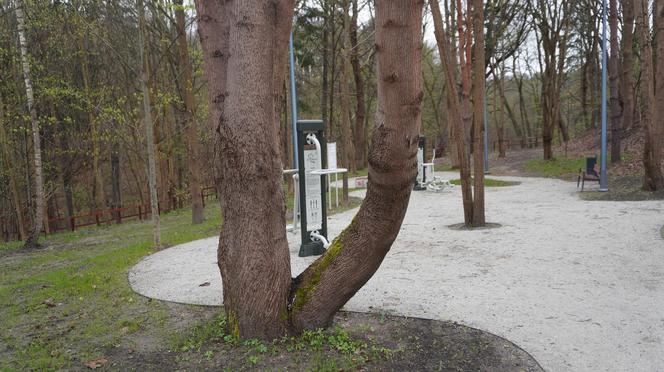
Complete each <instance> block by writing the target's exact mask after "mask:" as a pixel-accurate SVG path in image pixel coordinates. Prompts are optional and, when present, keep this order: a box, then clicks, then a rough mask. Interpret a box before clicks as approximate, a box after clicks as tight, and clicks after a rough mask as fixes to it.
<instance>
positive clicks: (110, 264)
mask: <svg viewBox="0 0 664 372" xmlns="http://www.w3.org/2000/svg"><path fill="white" fill-rule="evenodd" d="M205 214H206V216H205V217H206V220H205V222H204V223H203V224H200V225H191V222H190V221H191V213H190V211H189V210H180V211H175V212H171V213H168V214H164V215H162V220H161V221H162V225H161V229H162V241H163V242H164V245H165V246H170V245H175V244H181V243H185V242H188V241H192V240H196V239H201V238H204V237H209V236H214V235H216V234H218V232H219V227H220V223H221V219H220V211H219V207H218V205H217V203H211V204H210V205H209V206H208V207H207V208H206V210H205ZM44 243H45V246H46V248H44V249H40V250H35V251H30V252H23V251H21V250H19V249H17V248H19V247H20V246H21V245H20V244H16V243H11V244H4V245H0V255H2V256H3V257H2V260H0V324H2V325H3V326H2V327H0V340H2V342H0V344H4V347H3V346H0V370H16V369H19V370H45V369H46V370H56V369H69V368H72V367H73V366H81V365H82V363H83V362H84V361H86V360H91V359H95V358H98V357H100V356H101V355H103V352H104V350H106V349H108V348H109V347H126V348H130V347H133V346H132V344H133V342H134V338H133V337H132V335H134V334H136V333H139V332H141V331H142V330H143V329H146V328H149V329H152V330H162V331H164V332H166V327H165V326H164V325H165V324H166V319H167V317H168V312H167V307H166V305H164V304H162V303H159V302H156V301H150V300H148V299H146V298H143V297H141V296H139V295H137V294H135V293H134V292H133V291H132V290H131V288H130V287H129V284H128V283H127V279H126V275H127V270H128V268H129V267H131V266H132V265H134V264H136V263H137V262H138V261H139V260H140V259H141V258H142V257H144V256H146V255H148V254H150V253H152V224H150V223H149V222H138V221H137V222H125V223H124V224H121V225H109V226H102V227H91V228H86V229H80V230H78V231H75V232H67V233H62V234H55V235H50V236H48V238H47V240H46V241H45V242H44Z"/></svg>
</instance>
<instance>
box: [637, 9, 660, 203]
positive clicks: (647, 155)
mask: <svg viewBox="0 0 664 372" xmlns="http://www.w3.org/2000/svg"><path fill="white" fill-rule="evenodd" d="M656 26H659V25H656ZM636 29H637V34H638V38H639V45H640V46H641V75H642V77H641V96H642V100H643V109H642V121H643V123H644V127H645V129H646V130H645V131H644V137H645V138H644V140H645V145H644V149H643V152H644V153H643V166H644V171H645V174H644V178H643V189H644V190H647V191H657V190H663V189H664V174H662V163H661V162H662V160H661V159H662V157H661V151H662V150H661V146H660V144H661V133H662V131H661V129H660V127H661V126H662V123H661V122H658V117H657V115H658V114H659V111H660V108H656V107H655V105H656V100H655V98H656V97H655V73H654V68H653V55H652V47H651V45H652V44H651V38H650V27H649V26H648V1H647V0H637V5H636ZM660 35H664V34H663V33H660ZM663 41H664V40H663ZM660 70H661V69H660ZM662 98H664V96H661V97H660V99H662ZM660 121H661V120H660Z"/></svg>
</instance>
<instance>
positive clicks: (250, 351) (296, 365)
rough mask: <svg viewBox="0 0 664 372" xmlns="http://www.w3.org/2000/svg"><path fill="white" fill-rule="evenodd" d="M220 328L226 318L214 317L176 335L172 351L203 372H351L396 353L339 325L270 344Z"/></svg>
mask: <svg viewBox="0 0 664 372" xmlns="http://www.w3.org/2000/svg"><path fill="white" fill-rule="evenodd" d="M225 326H226V318H225V316H224V315H223V313H221V314H218V315H217V316H215V317H214V319H212V320H210V321H208V322H201V323H199V324H197V325H195V326H193V327H192V328H190V329H189V330H186V331H185V332H183V333H182V334H180V335H179V336H177V337H176V338H175V339H174V340H173V344H172V347H173V350H176V351H177V352H178V353H179V356H178V357H179V359H180V360H199V361H202V365H201V367H202V368H204V369H219V368H220V367H222V366H223V367H225V368H226V369H229V370H240V369H245V368H250V369H270V368H271V367H274V366H275V365H279V366H280V367H283V368H285V369H295V370H315V371H321V370H325V371H327V370H329V371H338V370H356V369H358V368H360V367H361V366H362V365H364V364H366V363H368V362H370V361H373V362H375V361H380V360H387V359H390V358H391V357H392V356H393V355H394V354H395V353H396V352H397V350H393V349H390V348H388V347H385V346H383V345H381V344H379V343H378V342H377V340H376V339H375V338H364V337H358V336H353V335H351V333H350V332H349V331H348V330H347V329H345V328H344V327H341V326H336V327H334V328H331V329H328V330H323V329H317V330H312V331H304V332H303V333H302V334H301V335H300V336H296V337H292V336H283V337H281V338H279V339H275V340H272V341H262V340H256V339H251V340H244V341H241V340H238V339H237V338H235V337H234V336H232V335H229V334H225V333H224V329H225ZM354 331H356V330H354ZM219 359H223V362H220V360H219Z"/></svg>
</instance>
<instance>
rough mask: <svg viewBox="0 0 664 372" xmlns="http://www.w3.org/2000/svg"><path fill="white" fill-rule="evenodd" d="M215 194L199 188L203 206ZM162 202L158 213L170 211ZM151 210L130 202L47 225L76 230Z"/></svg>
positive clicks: (145, 216)
mask: <svg viewBox="0 0 664 372" xmlns="http://www.w3.org/2000/svg"><path fill="white" fill-rule="evenodd" d="M216 196H217V190H216V188H215V187H205V188H203V189H202V190H201V196H200V198H201V200H202V202H203V206H205V201H206V200H208V199H210V198H212V197H216ZM182 199H184V198H178V197H174V198H173V200H172V204H170V205H173V206H174V208H177V207H178V206H179V207H180V208H182V206H183V205H184V200H182ZM164 203H165V201H160V202H159V203H158V208H159V214H161V213H166V212H170V211H171V209H168V208H169V207H170V206H169V207H166V208H162V205H164ZM166 205H168V204H166ZM151 212H152V211H151V208H150V203H144V204H132V205H128V206H125V207H122V208H111V209H103V210H97V211H91V212H88V213H81V214H77V215H74V216H71V217H53V218H49V219H48V226H49V230H50V233H51V234H53V233H56V232H59V231H66V230H70V231H76V229H78V228H81V227H86V226H93V225H97V226H101V225H110V224H113V223H117V224H120V223H122V221H123V220H128V219H138V220H145V219H148V218H149V216H150V214H151ZM5 223H8V224H9V223H15V221H11V220H8V219H4V218H0V224H5ZM25 226H30V223H29V221H26V224H25ZM7 238H9V237H5V239H7ZM16 238H18V237H16Z"/></svg>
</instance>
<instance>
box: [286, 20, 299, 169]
mask: <svg viewBox="0 0 664 372" xmlns="http://www.w3.org/2000/svg"><path fill="white" fill-rule="evenodd" d="M288 49H289V55H290V91H291V124H292V126H293V168H298V167H299V164H300V163H299V162H298V161H299V159H298V155H297V88H296V86H295V48H294V47H293V32H291V34H290V40H289V43H288Z"/></svg>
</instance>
